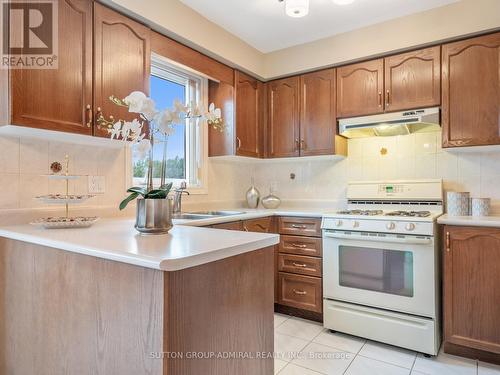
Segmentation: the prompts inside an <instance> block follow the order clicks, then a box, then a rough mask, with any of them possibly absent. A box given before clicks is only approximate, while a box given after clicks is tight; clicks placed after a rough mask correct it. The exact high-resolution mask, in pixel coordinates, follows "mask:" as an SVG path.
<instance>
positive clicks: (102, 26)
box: [94, 3, 151, 137]
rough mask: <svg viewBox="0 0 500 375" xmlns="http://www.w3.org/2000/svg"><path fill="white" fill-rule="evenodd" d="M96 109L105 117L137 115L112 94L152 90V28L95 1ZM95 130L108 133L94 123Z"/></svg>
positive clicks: (117, 95) (98, 133)
mask: <svg viewBox="0 0 500 375" xmlns="http://www.w3.org/2000/svg"><path fill="white" fill-rule="evenodd" d="M94 38H95V39H94V111H95V115H96V116H99V114H100V113H102V115H103V116H104V118H106V119H109V116H113V117H114V118H115V119H119V118H120V119H123V120H131V119H134V118H137V116H134V114H131V113H128V110H127V108H123V107H119V106H117V105H115V104H113V103H112V102H111V101H110V100H109V97H110V96H111V95H114V96H116V97H118V98H120V99H122V98H125V97H126V96H127V95H128V94H130V93H131V92H132V91H142V92H144V93H145V94H146V95H148V94H149V73H150V70H151V49H150V30H149V29H148V28H147V27H146V26H144V25H141V24H140V23H138V22H135V21H132V20H131V19H130V18H127V17H125V16H123V15H121V14H119V13H117V12H115V11H113V10H111V9H109V8H106V7H104V6H102V5H100V4H98V3H94ZM94 134H95V135H97V136H101V137H108V136H109V134H108V132H107V129H101V127H100V126H99V125H97V124H95V127H94Z"/></svg>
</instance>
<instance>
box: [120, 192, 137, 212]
mask: <svg viewBox="0 0 500 375" xmlns="http://www.w3.org/2000/svg"><path fill="white" fill-rule="evenodd" d="M138 196H139V193H135V192H134V193H132V194H130V195H129V196H128V197H127V198H125V199H124V200H123V201H122V202H121V203H120V211H122V210H124V209H125V207H127V205H128V204H129V203H130V202H132V201H133V200H134V199H136V198H137V197H138Z"/></svg>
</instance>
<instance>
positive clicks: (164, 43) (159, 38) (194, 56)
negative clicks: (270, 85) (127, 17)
mask: <svg viewBox="0 0 500 375" xmlns="http://www.w3.org/2000/svg"><path fill="white" fill-rule="evenodd" d="M151 50H152V51H153V52H155V53H157V54H159V55H161V56H164V57H167V58H169V59H171V60H173V61H175V62H178V63H180V64H182V65H186V66H188V67H190V68H192V69H195V70H197V71H199V72H201V73H204V74H206V75H208V76H209V77H212V78H215V79H217V80H219V81H222V82H225V83H227V84H229V85H233V82H234V81H233V80H234V70H233V69H232V68H230V67H229V66H227V65H224V64H222V63H220V62H218V61H217V60H214V59H212V58H210V57H208V56H206V55H204V54H202V53H200V52H198V51H195V50H194V49H192V48H189V47H187V46H185V45H183V44H181V43H179V42H176V41H175V40H172V39H170V38H168V37H166V36H164V35H161V34H159V33H157V32H152V33H151Z"/></svg>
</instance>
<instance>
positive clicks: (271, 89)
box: [268, 77, 300, 158]
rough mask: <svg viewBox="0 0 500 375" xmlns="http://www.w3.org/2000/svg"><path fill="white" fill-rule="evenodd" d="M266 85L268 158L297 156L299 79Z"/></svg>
mask: <svg viewBox="0 0 500 375" xmlns="http://www.w3.org/2000/svg"><path fill="white" fill-rule="evenodd" d="M268 85H269V86H268V116H269V117H268V127H269V129H268V131H269V137H268V141H269V156H270V157H272V158H279V157H291V156H299V145H300V138H299V78H298V77H291V78H285V79H280V80H277V81H272V82H270V83H269V84H268Z"/></svg>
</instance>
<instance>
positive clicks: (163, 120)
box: [156, 109, 178, 136]
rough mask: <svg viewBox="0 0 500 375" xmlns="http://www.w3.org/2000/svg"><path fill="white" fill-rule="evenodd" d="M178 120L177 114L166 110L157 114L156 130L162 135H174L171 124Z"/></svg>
mask: <svg viewBox="0 0 500 375" xmlns="http://www.w3.org/2000/svg"><path fill="white" fill-rule="evenodd" d="M176 117H177V118H178V114H176V113H174V112H172V111H170V110H168V109H166V110H164V111H163V112H161V113H160V114H159V116H158V117H157V119H156V123H157V125H158V130H159V131H160V132H161V133H162V134H164V135H167V136H168V135H172V134H173V133H174V127H173V126H172V122H173V120H174V118H176Z"/></svg>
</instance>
